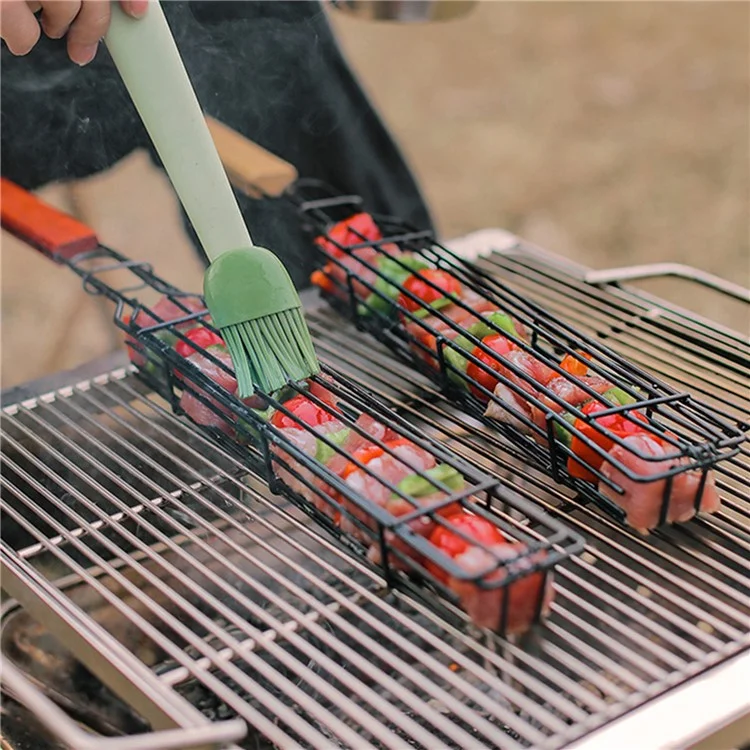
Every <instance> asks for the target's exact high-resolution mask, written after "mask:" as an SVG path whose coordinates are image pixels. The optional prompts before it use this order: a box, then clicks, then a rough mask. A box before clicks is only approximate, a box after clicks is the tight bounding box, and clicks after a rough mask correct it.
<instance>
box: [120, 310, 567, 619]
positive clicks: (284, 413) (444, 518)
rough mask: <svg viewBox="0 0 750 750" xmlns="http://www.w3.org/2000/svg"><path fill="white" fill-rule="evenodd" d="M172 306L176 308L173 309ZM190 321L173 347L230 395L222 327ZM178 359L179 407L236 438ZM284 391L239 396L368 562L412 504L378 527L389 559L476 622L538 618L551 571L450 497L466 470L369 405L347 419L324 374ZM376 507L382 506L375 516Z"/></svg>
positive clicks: (278, 461)
mask: <svg viewBox="0 0 750 750" xmlns="http://www.w3.org/2000/svg"><path fill="white" fill-rule="evenodd" d="M160 309H161V311H162V313H165V311H167V312H174V311H171V310H170V309H169V308H168V307H167V306H166V305H162V306H161V308H160ZM180 312H182V313H183V314H184V311H180ZM174 316H175V319H176V318H177V317H182V316H178V315H177V314H176V313H174ZM193 325H194V326H195V327H194V328H191V329H188V330H181V333H182V337H179V336H178V337H175V338H174V344H175V345H174V348H175V350H176V352H177V353H178V354H179V355H180V356H182V357H183V358H185V360H187V361H189V362H191V363H192V364H193V365H194V366H195V367H196V368H197V369H198V370H199V371H200V372H201V373H202V374H203V375H205V376H206V377H207V378H208V380H209V381H210V383H212V384H213V385H216V386H218V387H219V388H221V389H223V390H225V391H227V392H229V393H230V394H233V395H236V394H237V381H236V379H235V377H234V373H233V370H232V363H231V358H230V356H229V353H228V351H227V349H226V346H225V344H224V342H223V341H222V339H221V337H220V336H218V335H217V334H216V333H215V332H213V331H212V330H210V329H208V328H206V327H204V326H202V325H201V323H200V322H199V321H197V320H196V321H193ZM131 351H133V352H135V357H133V355H131V358H133V361H134V362H135V363H136V364H140V363H141V362H142V361H143V358H142V357H141V356H140V354H139V352H138V349H137V348H135V349H132V348H131ZM176 369H177V377H178V379H179V380H180V381H181V384H182V386H183V393H182V396H181V399H180V408H181V409H182V410H183V411H184V412H185V413H186V414H187V415H188V416H189V417H190V418H191V419H192V420H194V421H195V422H196V423H198V424H200V425H202V426H204V427H209V428H213V429H217V430H220V431H221V432H222V433H224V434H227V435H230V436H232V437H234V438H240V437H241V435H240V432H241V431H239V430H238V428H237V427H236V425H235V420H234V418H233V417H232V415H231V412H229V411H228V410H227V408H226V407H225V406H223V405H222V404H220V403H219V401H218V400H217V399H216V398H215V397H213V396H212V395H211V394H210V393H209V392H208V391H207V390H206V389H204V388H200V387H199V386H196V385H195V383H194V382H192V380H191V379H190V378H187V377H186V376H185V375H184V374H181V373H180V370H179V367H178V368H176ZM285 395H286V398H285V397H284V395H278V396H277V398H278V401H279V404H280V406H279V408H277V409H272V408H267V409H263V404H262V403H261V402H260V401H259V400H257V399H252V400H246V402H245V403H246V404H247V405H248V406H249V407H250V408H252V409H254V410H255V412H256V414H257V415H258V417H259V418H260V419H263V420H264V421H267V422H268V423H270V425H272V426H273V428H275V432H276V435H278V436H279V437H280V438H282V439H283V442H281V441H276V440H274V441H273V444H272V446H271V453H272V459H273V468H274V472H275V474H276V476H277V477H278V478H279V479H280V480H282V481H283V482H284V483H285V484H286V485H287V487H289V488H290V489H291V490H292V491H293V492H296V493H298V494H299V495H301V496H302V497H304V498H306V499H308V500H310V501H311V502H312V503H313V504H314V506H315V507H316V508H317V510H319V511H321V512H322V513H323V514H324V515H326V516H327V517H328V518H329V519H330V520H331V521H332V522H333V523H334V524H335V525H337V526H338V527H339V528H340V529H341V531H342V532H344V533H346V534H348V535H349V536H350V537H352V538H354V539H356V540H358V541H359V542H361V543H362V544H363V545H364V546H365V547H366V548H367V556H368V558H369V559H370V560H371V561H372V562H373V563H374V564H381V563H383V562H385V561H383V560H382V559H381V545H380V541H379V533H378V532H379V525H380V524H381V523H383V521H384V520H387V521H394V520H395V519H398V518H401V517H404V516H406V515H408V514H412V513H414V511H415V510H418V509H425V510H427V511H429V513H428V514H418V515H417V516H416V517H415V518H413V519H411V520H409V521H408V522H407V523H406V524H404V526H405V527H407V528H408V532H407V533H404V532H403V531H402V532H398V531H396V530H386V531H385V542H386V549H387V550H388V554H389V559H388V561H387V562H388V564H389V566H390V567H391V568H392V569H395V570H404V571H407V572H408V571H411V572H415V571H416V572H420V573H421V574H422V575H423V577H425V578H427V579H428V580H430V579H432V581H433V582H436V583H437V584H439V585H443V586H444V587H446V588H447V589H448V590H449V591H451V592H453V593H454V594H455V596H456V597H457V598H458V600H459V602H460V603H461V605H462V606H463V607H464V609H465V610H466V612H467V613H468V614H469V616H470V617H471V618H472V620H473V621H474V623H475V624H476V625H478V626H480V627H486V628H492V629H494V630H500V629H503V628H504V630H505V632H506V633H508V634H516V633H522V632H524V631H526V630H528V629H529V628H530V627H531V626H532V625H533V624H534V622H536V621H537V619H538V615H544V614H546V613H547V612H548V609H549V603H550V602H551V598H552V588H551V580H552V574H551V573H547V572H543V571H540V570H539V569H538V568H539V566H536V567H535V566H534V563H533V562H529V560H530V559H532V558H524V557H523V553H524V552H525V549H526V548H525V546H524V545H523V544H521V543H518V542H509V541H507V540H506V539H505V537H504V536H503V535H502V533H501V532H500V531H499V529H497V528H496V527H495V525H494V524H492V523H491V522H490V521H489V520H487V519H486V518H483V517H480V516H478V515H476V514H473V513H471V512H469V511H467V510H466V509H465V508H463V507H462V506H461V504H460V503H458V502H451V495H452V493H454V492H458V491H460V490H463V489H464V488H465V487H466V480H465V478H464V477H463V476H462V475H461V474H460V473H459V472H458V471H457V470H456V469H455V468H454V467H452V466H450V465H448V464H446V463H441V462H439V461H438V460H437V458H436V457H435V456H434V455H433V454H432V453H431V452H430V451H428V450H426V449H425V448H423V447H421V446H420V445H417V444H416V443H415V442H414V441H412V440H410V439H408V438H406V437H405V436H404V435H402V434H400V433H399V432H397V431H396V430H394V429H392V428H390V427H387V426H386V425H384V424H382V423H380V422H378V421H377V420H376V419H375V418H374V417H372V416H371V415H369V414H360V415H359V416H358V417H357V419H356V420H355V421H354V422H352V421H351V419H349V418H347V417H346V416H345V415H344V414H343V412H342V411H341V407H340V404H339V402H338V399H337V398H336V397H335V395H334V394H333V393H332V392H331V391H330V390H329V389H328V388H327V387H326V386H325V385H324V384H323V383H322V382H319V381H316V380H311V381H309V382H308V383H307V388H306V390H305V391H304V392H301V393H295V394H294V395H291V396H290V395H289V394H285ZM306 427H307V428H309V429H306ZM248 431H249V432H252V431H253V430H252V429H248ZM300 456H307V457H309V458H311V459H314V460H315V462H316V463H317V464H318V465H322V466H325V467H326V468H327V469H328V471H329V472H330V475H331V476H332V477H334V478H335V479H336V482H332V481H331V480H330V479H328V480H326V479H322V478H321V477H320V476H318V474H316V473H315V472H313V471H312V469H311V468H310V467H309V466H306V465H304V461H301V460H300ZM339 482H340V483H341V485H345V486H346V487H347V488H348V489H349V490H351V493H352V496H356V497H361V498H365V499H366V500H367V501H368V503H369V505H370V510H368V509H366V508H363V507H361V506H360V505H359V504H358V503H356V502H354V501H353V500H352V499H350V497H349V496H348V495H347V493H345V492H343V491H341V488H340V487H337V486H334V485H335V484H337V483H339ZM374 509H377V510H374ZM373 511H374V512H375V513H378V512H380V511H382V514H381V515H378V516H377V517H375V516H374V515H373ZM454 524H455V528H454ZM493 530H494V532H493ZM451 534H453V535H454V537H455V540H458V542H459V543H463V546H462V547H461V549H460V554H456V555H453V554H452V551H455V550H456V549H457V548H458V547H457V545H456V541H455V540H453V541H452V542H451V541H450V535H451ZM415 537H416V538H419V539H421V540H423V541H424V542H427V543H431V544H432V545H433V547H434V548H435V549H436V550H437V551H439V552H440V553H442V554H444V555H446V557H447V559H449V560H454V561H455V562H456V563H457V564H458V565H459V566H460V567H461V568H463V569H464V571H465V573H466V575H465V576H460V577H454V576H452V575H449V574H448V572H446V571H445V570H443V569H442V568H441V567H440V565H438V564H436V563H435V562H434V556H433V555H430V559H427V557H426V556H425V554H424V553H423V552H421V551H419V550H418V549H417V546H415V544H414V543H413V541H412V540H413V539H414V538H415ZM446 545H447V546H446ZM459 546H460V544H459ZM519 560H520V562H519ZM506 563H511V564H516V565H517V567H519V566H520V568H519V569H520V570H521V573H522V574H524V573H525V575H522V576H521V578H520V579H518V580H514V581H513V582H512V583H510V584H509V585H508V586H507V590H506V586H505V583H504V580H505V578H506V577H507V575H508V572H507V570H506ZM524 568H525V570H524ZM485 573H486V574H485ZM477 577H481V580H480V581H479V582H478V583H473V582H472V578H474V579H476V578H477ZM545 581H546V584H545ZM543 587H544V591H543V590H542V588H543ZM540 598H541V600H540ZM506 599H507V602H506ZM542 600H543V601H542ZM504 608H507V611H504Z"/></svg>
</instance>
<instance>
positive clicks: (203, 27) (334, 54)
mask: <svg viewBox="0 0 750 750" xmlns="http://www.w3.org/2000/svg"><path fill="white" fill-rule="evenodd" d="M121 6H122V7H123V9H124V10H125V12H127V13H129V14H130V15H133V16H134V17H138V16H139V15H142V14H143V13H145V12H148V11H147V6H148V2H147V0H122V2H121ZM163 9H164V13H165V15H166V17H167V21H168V22H169V25H170V27H171V29H172V32H173V34H174V36H175V40H176V43H177V46H178V48H179V50H180V53H181V55H182V57H183V60H184V63H185V67H186V69H187V71H188V75H189V76H190V78H191V81H192V83H193V86H194V88H195V90H196V95H197V97H198V100H199V102H200V103H201V106H202V107H203V110H204V112H206V114H208V115H211V116H213V117H214V118H216V119H218V120H220V121H221V122H223V123H225V124H226V125H227V126H229V127H231V128H234V129H235V130H237V131H238V132H239V133H242V134H243V135H245V136H246V137H248V138H250V139H251V140H253V141H255V142H256V143H259V144H260V145H261V146H263V147H264V148H266V149H268V150H269V151H271V152H273V153H276V154H278V155H279V156H280V157H282V158H283V159H286V160H287V161H288V162H290V163H292V164H294V166H295V167H296V168H297V170H298V172H299V174H300V176H302V177H310V178H317V179H319V180H322V181H324V182H326V183H328V184H330V185H332V186H335V187H336V188H337V189H339V190H342V191H344V192H346V193H353V194H357V195H360V196H362V198H363V199H364V201H365V205H366V206H368V208H369V209H370V210H372V211H374V212H378V213H385V214H390V215H393V216H399V217H400V218H402V219H404V220H406V221H408V222H410V223H411V224H413V225H415V226H417V227H419V228H420V229H432V220H431V217H430V213H429V210H428V208H427V205H426V203H425V201H424V198H423V197H422V194H421V191H420V189H419V186H418V184H417V182H416V180H415V178H414V176H413V174H412V172H411V170H410V169H409V167H408V165H407V163H406V161H405V159H404V157H403V155H402V154H401V152H400V150H399V148H398V146H397V145H396V143H395V142H394V140H393V138H392V137H391V135H390V133H389V132H388V130H387V128H386V127H385V125H384V124H383V122H382V121H381V119H380V117H379V116H378V114H377V112H376V111H375V110H374V108H373V107H372V105H371V104H370V102H369V100H368V97H367V95H366V94H365V93H364V91H363V89H362V87H361V86H360V85H359V82H358V81H357V78H356V77H355V75H354V74H353V72H352V70H351V69H350V67H349V66H348V64H347V62H346V60H345V59H344V57H343V55H342V53H341V51H340V50H339V47H338V45H337V42H336V39H335V37H334V35H333V32H332V29H331V28H330V26H329V23H328V21H327V17H326V14H325V11H324V9H323V8H322V6H321V4H320V2H318V0H240V1H239V2H233V1H232V0H228V1H223V0H213V1H212V0H189V1H185V0H171V1H170V2H165V3H163ZM0 13H1V15H0V36H2V39H3V41H4V44H3V49H2V60H1V63H2V81H1V85H0V119H1V122H0V125H1V128H0V139H1V141H2V144H1V145H2V149H1V157H2V161H1V162H0V163H1V165H2V174H3V176H4V177H6V178H8V179H10V180H12V181H14V182H16V183H18V184H20V185H22V186H23V187H25V188H27V189H29V190H34V189H37V188H39V187H41V186H43V185H46V184H48V183H50V182H53V181H67V180H76V179H81V178H84V177H88V176H89V175H92V174H96V173H98V172H101V171H103V170H106V169H109V168H110V167H112V166H113V165H114V164H115V163H116V162H118V161H119V160H121V159H123V158H124V157H125V156H127V155H129V154H130V153H132V152H133V151H134V150H136V149H146V150H147V151H148V152H149V153H150V155H151V158H152V159H153V160H154V163H156V164H157V165H158V164H159V160H158V156H157V155H156V153H155V151H154V149H153V147H152V145H151V143H150V140H149V138H148V135H147V133H146V131H145V129H144V127H143V125H142V123H141V122H140V119H139V118H138V115H137V113H136V111H135V108H134V106H133V104H132V102H131V101H130V99H129V97H128V94H127V91H126V89H125V87H124V85H123V83H122V81H121V80H120V78H119V75H118V74H117V71H116V69H115V67H114V64H113V62H112V60H111V58H110V57H109V55H108V54H107V50H106V46H105V45H104V44H100V43H98V40H99V39H101V37H102V36H103V35H104V33H105V31H106V28H107V25H108V22H109V13H110V6H109V3H108V1H107V0H83V1H82V2H81V0H41V1H38V2H23V1H22V0H0ZM236 194H237V198H238V202H239V204H240V209H241V211H242V213H243V215H244V217H245V220H246V221H247V223H248V226H249V227H251V228H252V230H253V238H254V240H255V241H256V242H258V243H259V244H262V245H265V246H267V247H271V248H273V249H274V251H276V252H277V253H278V254H279V256H280V257H281V259H282V260H283V261H284V263H285V264H286V266H287V268H288V269H289V272H290V274H291V276H292V278H293V280H294V281H295V283H296V284H297V286H298V287H299V288H304V287H305V286H306V285H307V284H308V279H309V275H310V272H311V270H312V265H313V262H314V258H313V254H312V253H311V252H310V242H309V238H307V237H306V236H305V235H304V233H303V230H302V228H301V226H300V222H299V219H298V217H297V215H296V210H295V208H294V207H293V206H292V205H291V204H290V203H289V202H288V201H284V200H278V199H277V200H271V199H266V200H260V201H259V200H252V199H250V198H247V197H246V196H244V195H241V194H239V193H236ZM183 218H184V220H185V223H186V228H187V230H188V233H189V235H190V236H191V238H192V239H193V243H194V244H195V246H196V249H197V250H198V252H201V251H200V248H199V247H198V243H197V239H196V237H195V234H194V232H193V231H192V228H191V227H190V225H189V222H188V220H187V218H186V217H183ZM204 261H205V257H204Z"/></svg>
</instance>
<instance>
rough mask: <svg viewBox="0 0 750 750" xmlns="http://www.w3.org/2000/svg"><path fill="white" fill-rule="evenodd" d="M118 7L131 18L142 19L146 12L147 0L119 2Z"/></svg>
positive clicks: (121, 0)
mask: <svg viewBox="0 0 750 750" xmlns="http://www.w3.org/2000/svg"><path fill="white" fill-rule="evenodd" d="M120 7H121V8H122V9H123V10H124V11H125V12H126V13H127V14H128V15H129V16H132V17H133V18H143V16H145V15H146V11H147V10H148V0H120Z"/></svg>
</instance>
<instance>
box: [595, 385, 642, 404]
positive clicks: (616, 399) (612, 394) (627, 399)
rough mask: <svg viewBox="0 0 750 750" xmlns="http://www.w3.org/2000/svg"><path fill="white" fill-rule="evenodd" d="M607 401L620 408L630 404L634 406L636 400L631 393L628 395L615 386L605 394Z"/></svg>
mask: <svg viewBox="0 0 750 750" xmlns="http://www.w3.org/2000/svg"><path fill="white" fill-rule="evenodd" d="M602 395H603V396H604V398H606V399H607V401H611V402H612V403H613V404H619V405H620V406H627V405H628V404H634V403H635V402H636V399H634V398H633V397H632V396H631V395H630V394H629V393H626V392H625V391H624V390H623V389H622V388H618V387H617V386H615V387H614V388H610V389H609V390H608V391H605V392H604V393H603V394H602Z"/></svg>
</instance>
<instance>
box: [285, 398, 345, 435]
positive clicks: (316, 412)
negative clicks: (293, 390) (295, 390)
mask: <svg viewBox="0 0 750 750" xmlns="http://www.w3.org/2000/svg"><path fill="white" fill-rule="evenodd" d="M284 406H285V407H286V408H287V409H288V410H289V411H290V412H291V413H292V416H289V415H287V414H284V412H282V411H278V410H277V411H275V412H274V413H273V416H272V417H271V424H272V425H273V426H274V427H278V428H279V429H280V430H283V429H287V428H289V427H292V428H294V427H297V428H300V429H301V427H300V422H303V423H304V424H306V425H309V426H310V427H319V426H320V425H322V424H325V423H326V422H331V421H333V420H334V419H337V416H336V410H335V409H333V408H332V409H331V411H328V410H327V409H324V408H323V407H322V406H318V404H316V403H314V402H313V401H311V400H310V399H309V398H308V397H307V396H306V395H305V394H304V393H299V394H297V395H296V396H294V398H290V399H289V401H286V402H285V403H284Z"/></svg>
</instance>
